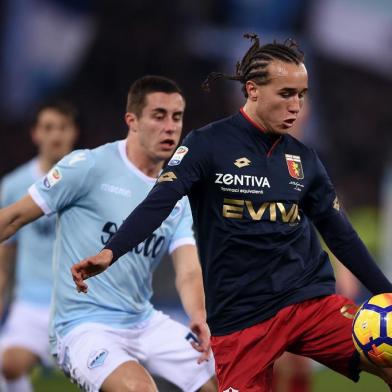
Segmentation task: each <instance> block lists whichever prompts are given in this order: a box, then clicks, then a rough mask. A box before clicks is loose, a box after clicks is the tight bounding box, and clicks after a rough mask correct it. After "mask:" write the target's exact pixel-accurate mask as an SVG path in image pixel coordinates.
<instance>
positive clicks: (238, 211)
mask: <svg viewBox="0 0 392 392" xmlns="http://www.w3.org/2000/svg"><path fill="white" fill-rule="evenodd" d="M223 202H224V203H230V204H223V211H222V215H223V216H224V217H225V218H236V219H242V218H243V215H244V208H243V207H236V205H237V206H243V205H244V200H237V199H226V198H225V199H223ZM233 204H234V205H233Z"/></svg>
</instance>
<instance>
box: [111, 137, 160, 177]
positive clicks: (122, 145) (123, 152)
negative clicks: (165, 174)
mask: <svg viewBox="0 0 392 392" xmlns="http://www.w3.org/2000/svg"><path fill="white" fill-rule="evenodd" d="M118 151H119V153H120V156H121V159H122V161H123V162H124V163H125V166H126V167H127V168H128V169H129V170H130V171H131V172H132V173H133V174H135V175H136V176H138V177H139V178H141V179H142V180H143V181H144V182H146V183H148V184H155V182H156V180H157V179H156V178H153V177H149V176H146V175H145V174H144V173H143V172H142V171H141V170H139V169H138V168H137V167H136V166H135V165H134V164H133V163H132V162H131V161H130V160H129V159H128V157H127V139H124V140H120V141H119V142H118Z"/></svg>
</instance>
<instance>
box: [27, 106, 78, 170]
mask: <svg viewBox="0 0 392 392" xmlns="http://www.w3.org/2000/svg"><path fill="white" fill-rule="evenodd" d="M77 136H78V130H77V128H76V125H75V123H74V121H73V119H72V118H71V117H69V116H66V115H64V114H62V113H60V112H58V111H57V110H55V109H50V108H48V109H44V110H43V111H41V113H40V114H39V115H38V121H37V124H36V126H35V127H34V129H33V130H32V137H33V141H34V143H35V144H36V145H37V146H38V149H39V154H40V155H42V156H44V157H45V158H46V159H48V160H50V161H52V162H57V161H59V160H60V159H61V158H62V157H63V156H64V155H66V154H68V153H69V152H70V151H71V150H72V148H73V145H74V143H75V141H76V138H77Z"/></svg>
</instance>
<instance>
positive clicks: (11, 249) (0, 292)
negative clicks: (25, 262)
mask: <svg viewBox="0 0 392 392" xmlns="http://www.w3.org/2000/svg"><path fill="white" fill-rule="evenodd" d="M15 256H16V246H15V245H14V244H2V245H0V314H1V313H2V308H3V306H4V302H5V301H6V297H7V296H6V294H7V292H9V290H10V288H11V286H12V283H13V272H14V267H15V265H14V263H15Z"/></svg>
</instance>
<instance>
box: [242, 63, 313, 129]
mask: <svg viewBox="0 0 392 392" xmlns="http://www.w3.org/2000/svg"><path fill="white" fill-rule="evenodd" d="M267 70H268V72H269V77H270V78H269V83H268V84H266V85H262V86H258V85H256V86H255V89H256V90H255V91H253V95H252V97H250V99H252V98H253V99H255V102H256V115H257V117H258V120H259V123H260V124H261V125H262V126H263V127H264V128H265V129H266V130H267V131H269V132H273V133H278V134H285V133H287V132H288V131H289V130H290V128H291V127H292V126H293V125H294V123H295V122H296V120H297V118H298V115H299V113H300V112H301V110H302V107H303V105H304V99H305V95H306V92H307V90H308V75H307V72H306V68H305V65H304V64H300V65H296V64H292V63H285V62H282V61H272V62H271V63H270V64H269V65H268V66H267Z"/></svg>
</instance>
